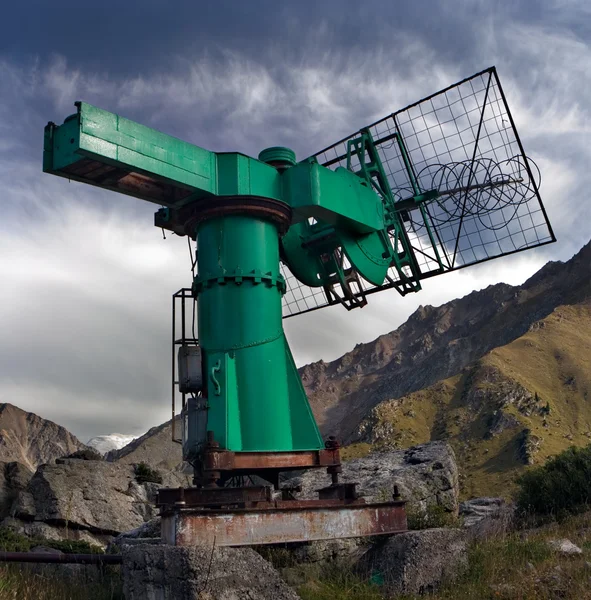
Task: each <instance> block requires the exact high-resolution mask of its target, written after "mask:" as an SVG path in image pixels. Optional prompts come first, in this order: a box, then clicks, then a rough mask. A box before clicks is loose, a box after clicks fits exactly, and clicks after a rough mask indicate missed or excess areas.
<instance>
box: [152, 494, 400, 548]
mask: <svg viewBox="0 0 591 600" xmlns="http://www.w3.org/2000/svg"><path fill="white" fill-rule="evenodd" d="M314 502H315V504H313V503H314ZM288 504H289V506H288ZM406 528H407V527H406V513H405V510H404V502H387V503H381V504H365V503H364V502H363V500H356V501H352V502H351V503H350V504H347V505H343V503H342V501H341V502H339V501H338V500H333V501H330V500H329V501H324V502H321V501H318V500H316V501H304V502H301V503H299V502H297V501H294V502H289V503H288V502H277V505H276V507H273V508H271V507H269V508H263V509H259V508H257V509H255V510H248V509H243V510H232V511H224V510H208V511H203V510H191V509H180V508H179V509H176V510H170V511H165V512H164V513H163V515H162V529H161V535H162V541H163V542H164V543H166V544H171V545H176V546H192V545H195V544H201V545H203V544H205V545H211V546H214V545H215V546H250V545H259V544H277V543H282V542H309V541H316V540H329V539H339V538H350V537H364V536H373V535H384V534H393V533H400V532H402V531H406Z"/></svg>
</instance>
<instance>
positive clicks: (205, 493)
mask: <svg viewBox="0 0 591 600" xmlns="http://www.w3.org/2000/svg"><path fill="white" fill-rule="evenodd" d="M271 500H272V489H271V488H270V487H269V486H251V487H240V488H232V487H225V488H220V487H218V488H196V487H192V488H162V489H160V490H158V497H157V500H156V505H157V506H170V505H175V504H177V503H184V504H185V505H186V506H216V505H218V506H223V505H229V504H246V503H252V502H269V501H271Z"/></svg>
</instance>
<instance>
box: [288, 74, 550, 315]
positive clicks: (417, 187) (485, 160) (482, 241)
mask: <svg viewBox="0 0 591 600" xmlns="http://www.w3.org/2000/svg"><path fill="white" fill-rule="evenodd" d="M369 131H370V132H371V134H372V137H373V140H374V144H375V146H376V148H377V151H378V154H379V156H380V158H381V161H382V165H383V168H384V171H385V173H386V176H387V178H388V182H389V184H390V187H391V189H392V192H393V194H394V197H395V201H396V204H397V206H398V207H399V209H400V210H401V214H402V215H403V217H404V223H405V229H406V233H407V235H408V239H409V241H410V244H411V247H412V249H413V251H414V254H415V257H416V260H417V263H418V265H419V268H420V275H419V276H418V277H417V279H424V278H426V277H431V276H434V275H439V274H441V273H445V272H447V271H453V270H456V269H460V268H462V267H466V266H468V265H472V264H476V263H480V262H483V261H486V260H490V259H493V258H497V257H499V256H504V255H507V254H511V253H514V252H518V251H521V250H525V249H527V248H533V247H536V246H540V245H542V244H546V243H550V242H553V241H554V240H555V238H554V234H553V232H552V229H551V226H550V224H549V222H548V218H547V215H546V212H545V209H544V207H543V204H542V201H541V198H540V195H539V192H538V187H539V183H540V174H539V170H538V168H537V166H536V165H535V163H533V161H532V160H531V159H529V160H528V159H527V158H526V156H525V154H524V152H523V147H522V145H521V141H520V139H519V136H518V134H517V131H516V129H515V125H514V123H513V118H512V116H511V113H510V111H509V107H508V106H507V102H506V100H505V96H504V94H503V90H502V88H501V85H500V82H499V79H498V76H497V72H496V70H495V69H494V67H493V68H490V69H487V70H486V71H482V72H481V73H478V74H476V75H474V76H472V77H470V78H468V79H465V80H464V81H461V82H460V83H457V84H455V85H453V86H451V87H449V88H446V89H445V90H442V91H441V92H438V93H436V94H434V95H432V96H429V97H427V98H425V99H423V100H421V101H419V102H417V103H415V104H412V105H410V106H408V107H406V108H404V109H402V110H400V111H398V112H396V113H393V114H392V115H390V116H388V117H385V118H384V119H382V120H380V121H378V122H376V123H374V124H373V125H370V126H369ZM356 137H358V134H354V135H351V136H349V137H348V138H345V139H343V140H341V141H340V142H337V143H336V144H334V145H333V146H330V147H328V148H326V149H325V150H322V151H321V152H319V153H318V154H316V155H315V156H316V158H317V159H318V162H319V163H320V164H322V165H324V166H327V167H329V168H332V169H335V168H337V167H339V166H342V167H346V163H347V142H348V141H349V140H351V139H354V138H356ZM405 154H406V159H407V160H406V161H405ZM359 166H360V163H359V157H358V156H353V157H352V168H353V169H354V170H356V169H358V168H359ZM430 190H437V192H438V197H437V198H435V199H433V200H430V201H426V202H424V203H416V202H415V201H414V200H412V198H413V196H415V195H418V194H420V193H424V192H429V191H430ZM406 274H407V275H408V276H411V275H412V274H411V273H410V270H409V271H408V272H407V273H406ZM284 276H285V277H286V279H287V286H288V292H287V294H286V295H285V297H284V316H285V317H288V316H293V315H295V314H300V313H302V312H307V311H310V310H314V309H316V308H321V307H323V306H326V305H327V304H329V303H334V302H329V301H328V299H327V297H326V295H325V294H324V291H323V289H322V288H315V289H311V288H309V287H307V286H305V285H303V284H301V283H300V282H299V281H298V280H297V279H296V278H295V277H293V275H291V273H289V271H288V269H285V270H284ZM399 279H400V277H399V274H398V272H397V271H396V270H395V269H390V270H389V273H388V279H387V280H386V282H385V283H384V284H382V285H380V286H375V285H373V284H370V283H368V282H366V281H364V280H361V288H362V290H361V291H360V292H358V293H357V294H356V295H357V296H363V295H367V294H371V293H374V292H377V291H380V290H383V289H388V288H391V287H393V286H395V284H396V282H397V281H399Z"/></svg>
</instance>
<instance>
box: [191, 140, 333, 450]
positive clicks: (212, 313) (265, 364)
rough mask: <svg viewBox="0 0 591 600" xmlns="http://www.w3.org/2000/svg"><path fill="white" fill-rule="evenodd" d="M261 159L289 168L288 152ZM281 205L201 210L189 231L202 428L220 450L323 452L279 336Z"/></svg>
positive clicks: (242, 202)
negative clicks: (193, 246) (193, 249)
mask: <svg viewBox="0 0 591 600" xmlns="http://www.w3.org/2000/svg"><path fill="white" fill-rule="evenodd" d="M260 158H261V159H262V160H264V161H265V162H268V163H269V164H272V165H273V166H275V167H276V168H277V169H286V168H289V167H290V166H291V165H293V164H294V163H295V155H294V154H293V152H292V151H291V150H289V149H287V148H271V149H268V150H265V151H263V152H262V153H261V157H260ZM289 215H290V209H289V207H288V206H287V205H285V204H283V203H281V202H278V201H275V200H271V199H268V198H261V197H248V196H240V197H224V198H218V199H217V200H216V201H215V202H213V203H211V204H208V205H207V207H206V208H205V209H202V211H201V213H200V215H199V222H198V224H197V226H196V235H197V268H198V273H197V276H196V277H195V281H194V284H193V290H194V293H195V295H196V296H197V300H198V314H199V317H198V323H199V344H200V346H201V349H202V353H203V375H204V383H205V386H204V387H205V394H206V396H207V429H208V430H209V431H212V432H213V436H214V439H215V441H216V442H217V443H219V445H220V447H221V448H222V449H226V450H231V451H234V452H284V451H285V452H290V451H294V450H317V449H321V448H323V447H324V444H323V442H322V437H321V436H320V433H319V431H318V427H317V425H316V422H315V420H314V417H313V415H312V412H311V410H310V406H309V404H308V400H307V398H306V394H305V391H304V388H303V386H302V383H301V381H300V378H299V375H298V373H297V369H296V367H295V363H294V361H293V357H292V355H291V352H290V350H289V346H288V345H287V342H286V339H285V335H284V333H283V323H282V307H281V298H282V295H283V293H284V292H285V280H284V279H283V277H282V275H281V272H280V266H279V237H280V235H281V234H282V233H283V232H284V231H285V230H286V229H287V227H288V226H289Z"/></svg>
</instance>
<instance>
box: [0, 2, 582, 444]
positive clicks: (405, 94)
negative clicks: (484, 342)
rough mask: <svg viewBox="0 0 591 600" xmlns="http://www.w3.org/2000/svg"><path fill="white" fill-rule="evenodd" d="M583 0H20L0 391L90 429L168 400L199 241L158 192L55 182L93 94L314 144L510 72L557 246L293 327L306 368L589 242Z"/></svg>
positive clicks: (149, 120)
mask: <svg viewBox="0 0 591 600" xmlns="http://www.w3.org/2000/svg"><path fill="white" fill-rule="evenodd" d="M590 6H591V5H590V4H589V3H588V2H587V1H586V0H581V1H578V0H556V1H551V0H544V1H534V0H529V1H519V0H511V1H505V0H497V1H495V2H490V1H487V0H485V1H480V0H446V1H443V0H442V1H440V2H434V1H430V0H421V1H420V2H403V1H401V2H391V1H390V0H365V2H353V1H350V0H340V1H338V2H337V1H333V0H323V1H321V2H319V1H318V0H315V1H310V0H299V1H298V2H290V1H286V2H277V1H274V2H270V1H267V0H249V2H239V1H238V0H235V1H229V0H217V1H216V2H209V1H205V0H204V1H202V2H194V1H188V0H180V1H177V2H169V1H164V0H142V1H141V2H139V1H138V2H135V1H127V2H126V1H124V0H118V1H117V2H115V1H113V0H102V2H100V3H90V4H84V3H82V4H81V3H80V2H73V1H71V0H58V1H57V2H46V1H45V0H38V1H32V0H22V1H21V2H18V3H10V5H8V6H7V7H4V8H3V18H2V20H1V21H0V190H1V191H0V208H1V211H2V218H1V219H0V402H11V403H13V404H16V405H17V406H20V407H21V408H23V409H25V410H30V411H33V412H35V413H37V414H39V415H41V416H43V417H45V418H49V419H51V420H53V421H56V422H58V423H60V424H61V425H64V426H65V427H67V428H68V429H69V430H70V431H72V432H73V433H74V434H76V435H77V436H78V437H80V439H81V440H82V441H86V440H87V439H88V438H89V437H91V436H94V435H99V434H108V433H112V432H119V433H125V434H134V435H140V434H142V433H143V432H145V431H146V430H147V429H148V428H149V427H151V426H154V425H157V424H159V423H161V422H163V421H164V420H166V419H167V418H169V414H170V406H169V405H170V318H171V311H170V307H171V295H172V293H173V292H175V291H176V290H178V289H180V288H182V287H189V286H190V283H191V272H190V266H191V265H190V259H189V253H188V248H187V241H186V239H184V238H183V239H181V238H178V237H175V236H170V235H169V236H167V237H166V239H164V238H163V236H162V232H161V231H160V230H158V229H156V228H154V227H153V213H154V209H155V207H154V205H151V204H148V203H144V202H142V201H140V200H137V199H134V198H131V197H127V196H123V195H118V194H114V193H111V192H108V191H104V190H100V189H98V188H92V187H91V186H85V185H83V184H79V183H76V182H71V183H70V182H68V181H67V180H66V179H62V178H57V177H53V176H50V175H47V174H43V173H42V170H41V155H42V144H43V127H44V125H45V124H46V123H47V122H48V121H54V122H56V123H61V122H63V119H64V118H65V117H66V116H67V115H69V114H71V113H73V112H75V109H74V102H75V101H77V100H83V101H86V102H89V103H91V104H94V105H97V106H100V107H101V108H105V109H107V110H110V111H112V112H116V113H118V114H121V115H123V116H125V117H127V118H130V119H132V120H135V121H138V122H140V123H143V124H145V125H148V126H150V127H153V128H156V129H158V130H161V131H164V132H166V133H168V134H171V135H174V136H177V137H180V138H182V139H184V140H186V141H189V142H191V143H194V144H197V145H199V146H202V147H205V148H207V149H209V150H213V151H239V152H244V153H246V154H249V155H253V156H256V155H257V154H258V152H259V151H260V150H261V149H263V148H266V147H269V146H275V145H281V146H288V147H291V148H293V149H294V150H295V151H296V153H297V155H298V156H299V157H300V158H304V157H305V156H308V155H310V154H313V153H314V152H316V151H318V150H320V149H322V148H324V147H325V146H327V145H329V144H331V143H332V142H335V141H337V140H338V139H340V138H342V137H344V136H345V135H349V134H351V133H353V132H354V131H356V130H358V129H359V128H360V127H362V126H364V125H367V124H368V123H371V122H373V121H375V120H377V119H378V118H380V117H382V116H384V115H386V114H389V113H391V112H392V111H393V110H396V109H398V108H401V107H403V106H406V105H407V104H409V103H410V102H413V101H415V100H418V99H419V98H422V97H424V96H426V95H428V94H430V93H433V92H435V91H437V90H439V89H440V88H443V87H445V86H447V85H450V84H452V83H454V82H456V81H459V80H460V79H463V78H464V77H468V76H470V75H471V74H473V73H475V72H477V71H480V70H482V69H484V68H487V67H489V66H491V65H496V67H497V69H498V72H499V76H500V79H501V82H502V83H503V86H504V88H505V92H506V95H507V100H508V103H509V105H510V107H511V110H512V112H513V116H514V119H515V122H516V125H517V128H518V130H519V132H520V135H521V138H522V141H523V144H524V147H525V150H526V153H527V154H528V155H529V156H531V157H532V158H533V159H534V160H535V161H536V163H537V164H538V165H539V167H540V169H541V172H542V186H541V195H542V198H543V200H544V204H545V206H546V209H547V212H548V215H549V218H550V220H551V222H552V225H553V227H554V232H555V234H556V237H557V239H558V241H557V243H555V244H551V245H548V246H543V247H541V248H538V249H535V250H530V251H527V252H524V253H519V254H517V255H514V256H511V257H506V258H502V259H499V260H496V261H492V262H490V263H486V264H482V265H478V266H475V267H471V268H469V269H465V270H462V271H457V272H454V273H451V274H447V275H445V276H442V277H436V278H433V279H431V280H427V281H425V282H424V285H423V291H422V292H420V293H419V294H412V295H408V296H405V297H404V298H403V297H401V296H399V295H398V294H397V293H396V292H395V291H387V292H382V293H380V294H377V295H374V296H373V297H371V298H370V302H369V305H368V306H367V307H365V308H363V309H362V310H357V311H352V312H347V311H345V310H344V309H342V308H340V307H335V308H329V309H323V310H321V311H318V312H316V313H313V314H310V315H303V316H300V317H295V318H292V319H289V320H287V321H286V325H285V328H286V332H287V336H288V339H289V341H290V344H291V347H292V350H293V353H294V356H295V358H296V362H297V363H298V365H303V364H305V363H308V362H310V361H314V360H319V359H321V358H322V359H324V360H325V361H328V360H333V359H335V358H337V357H339V356H340V355H342V354H343V353H344V352H346V351H348V350H351V349H352V348H353V347H354V346H355V345H356V344H357V343H363V342H369V341H371V340H372V339H375V338H376V337H377V336H379V335H380V334H383V333H386V332H388V331H391V330H393V329H395V328H396V327H398V326H399V325H400V324H402V323H403V322H404V321H405V320H406V319H407V318H408V316H409V315H410V314H412V312H414V311H415V310H416V308H417V307H418V306H419V305H427V304H431V305H440V304H443V303H444V302H447V301H449V300H451V299H453V298H457V297H461V296H463V295H465V294H467V293H469V292H471V291H472V290H475V289H482V288H484V287H486V286H488V285H491V284H494V283H498V282H501V281H502V282H506V283H510V284H520V283H522V282H523V281H525V280H526V279H527V278H528V277H529V276H531V275H532V274H533V273H535V271H537V270H538V269H539V268H540V267H541V266H542V265H543V264H544V263H545V262H547V261H548V260H566V259H568V258H570V257H571V256H572V255H573V254H574V253H575V252H576V251H577V250H578V249H579V248H580V247H581V246H582V245H583V244H585V243H586V242H587V241H588V240H589V238H590V237H591V232H590V227H589V223H590V222H591V209H590V204H591V201H590V200H589V196H588V190H589V189H590V188H591V169H589V165H590V164H591V160H590V159H591V144H590V143H589V134H590V131H591V80H590V77H589V65H590V64H591V8H590Z"/></svg>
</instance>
